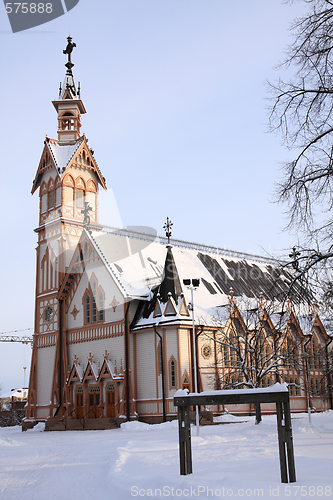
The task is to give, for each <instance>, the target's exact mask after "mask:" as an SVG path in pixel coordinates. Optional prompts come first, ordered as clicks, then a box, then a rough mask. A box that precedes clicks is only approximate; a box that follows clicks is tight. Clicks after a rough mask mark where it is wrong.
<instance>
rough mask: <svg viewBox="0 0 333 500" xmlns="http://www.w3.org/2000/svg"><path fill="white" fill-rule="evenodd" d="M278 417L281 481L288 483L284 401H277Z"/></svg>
mask: <svg viewBox="0 0 333 500" xmlns="http://www.w3.org/2000/svg"><path fill="white" fill-rule="evenodd" d="M276 419H277V430H278V438H279V457H280V471H281V483H287V482H288V475H287V461H286V448H285V432H284V427H283V426H282V419H283V411H282V403H276Z"/></svg>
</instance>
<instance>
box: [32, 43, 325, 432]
mask: <svg viewBox="0 0 333 500" xmlns="http://www.w3.org/2000/svg"><path fill="white" fill-rule="evenodd" d="M68 40H69V47H70V49H69V50H68V51H67V52H66V53H67V54H68V57H69V60H68V63H67V65H66V67H67V72H66V76H65V81H64V84H63V86H62V87H61V88H60V90H59V97H58V98H57V99H56V100H54V101H53V105H54V107H55V110H56V112H57V119H58V137H57V139H51V138H49V137H46V139H45V141H44V147H43V151H42V155H41V159H40V162H39V166H38V169H37V172H36V176H35V179H34V181H33V187H32V193H34V192H36V191H37V190H39V197H40V204H39V224H38V227H37V228H36V229H35V231H36V234H37V237H38V246H37V266H36V309H35V335H34V343H33V354H32V362H31V370H30V382H29V395H28V405H27V410H26V420H25V423H24V426H25V427H27V426H28V425H30V423H33V422H36V421H45V420H49V422H50V428H52V425H51V423H52V422H53V423H54V422H55V421H56V420H58V421H60V420H64V419H66V422H68V421H70V420H75V419H76V420H78V419H79V420H82V421H83V420H91V419H99V422H100V427H103V426H104V427H107V426H109V425H111V423H112V422H119V421H120V420H121V419H126V418H130V419H136V418H140V419H142V420H146V421H161V419H162V416H163V413H164V414H165V415H166V416H167V418H174V417H175V416H176V408H175V407H174V406H173V396H174V394H175V392H176V390H177V389H179V388H188V389H189V390H190V391H194V357H193V343H192V316H191V312H190V311H189V307H188V306H189V303H190V301H191V293H190V290H189V289H188V288H187V286H185V285H184V283H183V280H184V279H192V278H199V279H200V286H199V288H198V289H197V291H195V293H194V302H195V321H196V326H195V331H196V355H197V366H198V387H199V390H200V391H201V390H204V389H209V388H213V389H216V388H222V387H224V386H225V383H226V381H227V382H228V384H229V386H230V387H232V386H234V385H235V384H236V383H238V382H241V380H238V379H237V380H236V379H235V380H233V370H232V364H231V363H230V361H232V352H231V351H230V349H229V351H230V352H229V351H228V348H226V347H225V346H224V347H223V346H222V347H221V344H219V343H217V342H216V341H215V340H218V338H219V328H217V326H216V322H215V320H214V317H215V316H216V311H219V316H220V318H221V322H220V328H222V329H223V328H224V329H230V325H233V324H236V323H237V322H238V323H237V325H238V326H237V328H239V327H240V328H243V329H244V328H248V326H246V323H245V320H244V314H245V313H244V311H243V310H242V309H241V307H240V305H239V304H240V303H241V301H243V302H244V300H245V299H247V300H248V301H249V303H251V307H252V308H253V307H257V309H258V310H259V309H260V308H261V312H260V318H259V320H260V321H262V322H263V324H264V323H265V325H264V327H263V329H262V331H263V335H265V332H266V333H267V332H268V331H273V330H274V331H276V332H280V333H281V335H285V345H284V347H283V348H285V349H286V359H287V357H288V356H293V360H294V359H295V362H294V361H293V360H292V361H290V363H286V367H285V368H283V367H282V368H281V369H280V372H281V377H280V381H282V380H284V381H287V382H288V383H291V384H292V385H291V386H290V391H291V400H292V408H293V409H295V410H298V411H301V410H302V411H305V410H306V408H307V405H308V404H309V403H310V404H311V405H312V406H313V407H315V408H316V409H321V408H325V407H327V405H331V401H330V397H331V396H330V389H329V387H330V381H329V374H328V371H327V369H326V368H327V366H326V365H325V363H326V362H327V359H328V357H329V353H330V352H331V340H332V337H330V336H329V335H328V334H327V329H326V328H325V327H324V322H323V321H321V320H320V317H319V315H318V313H317V312H316V311H313V312H312V313H311V314H310V315H308V316H306V317H305V316H304V315H303V316H302V317H298V316H299V314H298V315H297V314H296V313H295V312H293V310H292V306H291V305H289V307H288V308H287V310H285V311H282V312H280V313H279V314H278V313H277V311H273V312H269V311H268V309H267V308H265V305H264V302H263V299H265V300H266V301H267V302H269V301H271V300H272V299H273V298H274V297H275V296H276V295H277V294H278V293H280V294H281V292H282V291H283V290H284V288H285V281H286V280H288V279H289V280H290V274H289V273H288V272H287V271H281V272H280V273H277V270H276V262H275V261H274V260H272V259H268V258H264V257H257V256H253V255H247V254H242V253H237V252H227V251H226V250H222V249H218V248H212V247H208V246H205V245H197V244H192V243H187V242H182V241H176V240H171V241H169V239H168V238H161V237H160V238H158V237H156V236H154V235H152V234H149V232H147V233H146V232H145V231H144V230H143V231H142V232H139V231H137V232H136V231H130V230H122V229H119V230H117V229H106V228H104V229H103V228H102V227H100V226H99V224H98V194H99V189H101V188H102V189H106V180H105V178H104V177H103V175H102V172H101V170H100V169H99V166H98V164H97V162H96V160H95V157H94V151H93V150H92V149H91V147H90V145H88V139H87V138H86V137H85V135H84V134H83V135H81V115H82V114H84V113H86V109H85V106H84V104H83V101H82V99H81V94H80V89H79V88H77V86H76V85H75V82H74V77H73V74H72V67H73V64H72V62H71V58H70V54H71V50H72V48H71V47H73V45H72V44H71V39H70V37H69V39H68ZM106 147H107V137H106ZM124 179H126V172H124ZM144 198H145V194H144V193H143V199H144ZM146 202H147V206H148V205H149V200H147V201H146ZM231 287H232V288H233V292H232V293H230V288H231ZM237 298H239V302H238V299H237ZM236 299H237V300H236ZM260 300H261V302H260ZM255 304H257V305H256V306H254V305H255ZM258 304H259V305H258ZM298 305H299V304H298ZM281 306H282V304H280V307H281ZM239 325H240V326H239ZM232 331H233V329H232V328H231V329H230V332H232ZM306 344H308V345H306ZM295 349H296V350H295ZM306 349H307V353H306V355H305V356H304V352H305V350H306ZM267 352H269V351H267ZM324 352H326V353H327V356H328V357H327V359H326V358H325V357H323V353H324ZM309 353H310V354H309ZM288 359H289V358H288ZM290 359H291V358H290ZM305 365H307V366H305ZM325 367H326V368H325ZM306 374H307V375H306ZM229 375H230V376H229ZM162 379H164V384H162ZM274 382H275V380H273V377H272V375H271V374H270V373H269V374H267V376H266V377H264V378H263V380H262V381H261V385H263V384H264V385H269V384H271V383H274ZM308 395H309V397H310V400H309V398H308ZM266 409H267V410H269V408H266ZM223 410H224V409H223V408H220V407H216V408H214V411H215V412H216V413H218V412H221V411H223ZM234 410H237V411H243V412H252V411H253V408H250V407H249V408H234Z"/></svg>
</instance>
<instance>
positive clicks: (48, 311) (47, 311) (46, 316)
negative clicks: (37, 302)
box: [44, 306, 53, 323]
mask: <svg viewBox="0 0 333 500" xmlns="http://www.w3.org/2000/svg"><path fill="white" fill-rule="evenodd" d="M52 314H53V309H52V307H50V306H48V307H46V309H45V311H44V320H45V321H46V322H47V323H49V322H50V321H51V319H52Z"/></svg>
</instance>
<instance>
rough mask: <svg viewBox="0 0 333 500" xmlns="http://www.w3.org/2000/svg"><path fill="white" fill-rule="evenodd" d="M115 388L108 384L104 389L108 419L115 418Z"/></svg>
mask: <svg viewBox="0 0 333 500" xmlns="http://www.w3.org/2000/svg"><path fill="white" fill-rule="evenodd" d="M114 393H115V387H114V384H108V385H107V387H106V416H107V417H108V418H113V417H115V414H116V412H115V397H114Z"/></svg>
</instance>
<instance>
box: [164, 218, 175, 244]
mask: <svg viewBox="0 0 333 500" xmlns="http://www.w3.org/2000/svg"><path fill="white" fill-rule="evenodd" d="M172 226H173V223H172V222H171V220H170V219H169V217H167V220H166V223H165V224H164V226H163V229H164V230H165V236H166V237H167V238H168V245H170V237H171V228H172Z"/></svg>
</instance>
